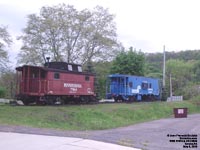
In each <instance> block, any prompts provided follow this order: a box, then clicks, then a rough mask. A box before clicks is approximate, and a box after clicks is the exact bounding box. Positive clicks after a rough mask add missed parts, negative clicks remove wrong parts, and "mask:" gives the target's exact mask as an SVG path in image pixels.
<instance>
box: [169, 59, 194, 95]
mask: <svg viewBox="0 0 200 150" xmlns="http://www.w3.org/2000/svg"><path fill="white" fill-rule="evenodd" d="M193 65H194V64H193V63H192V62H185V61H183V60H177V59H170V60H168V61H167V62H166V77H167V81H166V83H167V84H168V86H169V77H170V74H171V77H172V85H173V92H174V94H181V93H182V89H183V88H184V87H185V86H187V85H188V84H190V83H191V81H192V79H193V77H194V74H193V72H192V69H193Z"/></svg>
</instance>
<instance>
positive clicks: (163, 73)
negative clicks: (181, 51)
mask: <svg viewBox="0 0 200 150" xmlns="http://www.w3.org/2000/svg"><path fill="white" fill-rule="evenodd" d="M163 88H165V45H164V46H163Z"/></svg>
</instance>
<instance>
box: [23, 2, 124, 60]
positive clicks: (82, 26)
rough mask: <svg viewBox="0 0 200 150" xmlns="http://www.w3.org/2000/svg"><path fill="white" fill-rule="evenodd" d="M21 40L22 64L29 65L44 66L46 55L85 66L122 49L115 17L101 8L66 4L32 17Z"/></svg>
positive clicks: (44, 10) (53, 58) (49, 8)
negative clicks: (82, 8) (91, 8)
mask: <svg viewBox="0 0 200 150" xmlns="http://www.w3.org/2000/svg"><path fill="white" fill-rule="evenodd" d="M19 39H21V40H22V41H23V46H22V48H21V52H20V54H19V63H26V64H38V63H44V62H46V59H45V57H46V56H50V57H51V60H53V61H66V62H70V63H81V64H85V63H87V62H89V61H94V60H108V59H110V58H112V57H113V55H115V54H116V53H115V51H116V50H117V49H118V47H119V46H120V44H118V42H117V34H116V25H115V22H114V15H112V14H109V12H108V9H104V8H103V7H100V6H97V7H95V8H94V9H93V10H92V11H91V10H88V9H84V10H82V11H78V10H76V9H75V8H74V7H73V6H71V5H65V4H60V5H57V6H53V7H42V8H41V10H40V14H39V15H36V14H30V15H29V16H28V23H27V27H26V28H24V30H23V35H22V36H20V37H19Z"/></svg>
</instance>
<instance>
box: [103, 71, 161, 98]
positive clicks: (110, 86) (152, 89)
mask: <svg viewBox="0 0 200 150" xmlns="http://www.w3.org/2000/svg"><path fill="white" fill-rule="evenodd" d="M106 97H107V98H108V99H110V98H114V99H115V101H141V100H147V101H150V100H159V99H160V82H159V79H157V78H150V77H142V76H131V75H122V74H112V75H109V76H108V80H107V92H106Z"/></svg>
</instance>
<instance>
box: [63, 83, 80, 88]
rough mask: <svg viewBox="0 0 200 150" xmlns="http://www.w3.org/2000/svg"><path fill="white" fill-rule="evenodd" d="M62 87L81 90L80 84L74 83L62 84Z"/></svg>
mask: <svg viewBox="0 0 200 150" xmlns="http://www.w3.org/2000/svg"><path fill="white" fill-rule="evenodd" d="M64 87H67V88H68V87H69V88H82V85H81V84H75V83H64Z"/></svg>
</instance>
